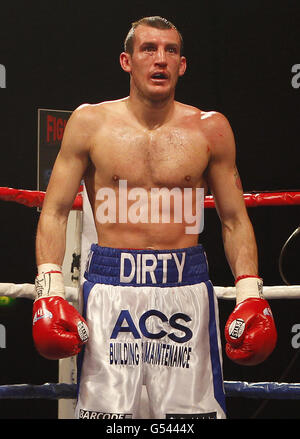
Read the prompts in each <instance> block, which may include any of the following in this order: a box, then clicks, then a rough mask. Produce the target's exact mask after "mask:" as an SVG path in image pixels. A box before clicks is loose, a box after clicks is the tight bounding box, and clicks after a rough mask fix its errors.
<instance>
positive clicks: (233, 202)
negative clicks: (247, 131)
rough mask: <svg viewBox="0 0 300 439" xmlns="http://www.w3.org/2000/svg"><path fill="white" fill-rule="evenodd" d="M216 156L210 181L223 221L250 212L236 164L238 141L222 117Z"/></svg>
mask: <svg viewBox="0 0 300 439" xmlns="http://www.w3.org/2000/svg"><path fill="white" fill-rule="evenodd" d="M212 142H213V145H212V157H211V160H210V163H209V166H208V169H207V181H208V185H209V187H210V190H211V193H212V195H213V197H214V200H215V205H216V209H217V212H218V215H219V217H220V219H221V221H222V222H226V221H235V220H237V219H239V218H240V217H241V216H244V215H246V208H245V202H244V197H243V188H242V183H241V179H240V176H239V172H238V169H237V166H236V147H235V140H234V135H233V133H232V130H231V128H230V126H229V123H228V122H227V121H226V119H223V120H221V122H220V123H219V126H218V125H217V126H216V128H215V132H214V134H213V136H212Z"/></svg>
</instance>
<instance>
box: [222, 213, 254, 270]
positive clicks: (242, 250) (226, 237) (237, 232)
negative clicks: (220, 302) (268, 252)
mask: <svg viewBox="0 0 300 439" xmlns="http://www.w3.org/2000/svg"><path fill="white" fill-rule="evenodd" d="M222 233H223V242H224V250H225V254H226V258H227V261H228V263H229V266H230V268H231V271H232V274H233V276H234V277H235V278H237V277H238V276H242V275H254V276H257V275H258V257H257V245H256V239H255V235H254V231H253V227H252V224H251V222H250V220H248V219H246V220H243V221H240V220H236V221H232V222H230V223H227V224H222Z"/></svg>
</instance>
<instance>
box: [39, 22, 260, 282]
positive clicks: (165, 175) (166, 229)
mask: <svg viewBox="0 0 300 439" xmlns="http://www.w3.org/2000/svg"><path fill="white" fill-rule="evenodd" d="M179 46H180V43H179V37H178V34H177V32H176V31H175V30H174V29H168V30H161V29H155V28H151V27H149V26H139V27H138V28H137V29H136V34H135V41H134V51H133V54H128V53H125V52H123V53H122V54H121V56H120V63H121V67H122V68H123V70H124V71H125V72H127V73H128V74H129V77H130V94H129V96H128V97H126V98H124V99H121V100H116V101H110V102H103V103H100V104H96V105H82V106H80V107H79V108H77V109H76V110H75V111H74V112H73V114H72V116H71V118H70V119H69V122H68V124H67V126H66V129H65V132H64V138H63V142H62V146H61V150H60V152H59V154H58V157H57V160H56V163H55V166H54V169H53V172H52V176H51V179H50V183H49V186H48V189H47V193H46V197H45V201H44V206H43V209H42V213H41V216H40V221H39V225H38V231H37V240H36V255H37V264H38V265H39V264H42V263H46V262H52V263H57V264H59V265H61V264H62V261H63V257H64V252H65V232H66V224H67V218H68V214H69V211H70V209H71V207H72V204H73V201H74V198H75V196H76V193H77V190H78V187H79V185H80V182H81V180H82V178H84V181H85V183H86V188H87V192H88V197H89V200H90V202H91V206H92V210H93V212H94V215H95V225H96V229H97V233H98V244H99V245H102V246H107V247H117V248H154V249H175V248H183V247H188V246H193V245H196V244H197V243H198V235H196V234H195V235H191V234H186V233H185V226H186V224H185V223H184V222H182V223H172V222H170V223H169V224H161V223H159V224H153V223H151V222H148V223H137V224H134V223H131V222H127V223H124V224H123V223H122V224H120V223H118V222H115V223H107V224H100V223H99V222H98V221H97V216H96V212H97V209H98V207H99V204H100V201H99V200H97V193H98V191H99V189H101V188H103V187H104V188H111V189H113V190H114V192H115V194H116V196H117V197H118V187H119V182H120V180H126V181H127V185H128V191H129V190H130V189H132V188H143V189H145V190H146V191H147V192H148V193H150V191H151V188H162V187H166V188H168V189H172V188H175V187H177V188H180V189H183V188H193V189H194V190H195V189H196V188H203V189H204V191H205V193H207V190H208V188H209V189H210V191H211V193H212V194H213V196H214V199H215V203H216V209H217V212H218V215H219V217H220V220H221V225H222V233H223V241H224V248H225V253H226V256H227V260H228V262H229V265H230V267H231V269H232V272H233V274H234V276H239V275H241V274H245V273H247V274H253V275H256V274H257V249H256V242H255V237H254V233H253V229H252V225H251V223H250V221H249V218H248V215H247V211H246V208H245V204H244V200H243V190H242V186H241V183H240V179H239V175H238V171H237V168H236V164H235V155H236V152H235V142H234V136H233V133H232V130H231V127H230V125H229V123H228V121H227V119H226V118H225V117H224V116H223V115H222V114H220V113H217V112H208V113H207V112H204V111H201V110H200V109H198V108H195V107H192V106H189V105H185V104H182V103H179V102H177V101H176V100H175V99H174V95H175V87H176V83H177V80H178V78H180V77H181V76H183V75H184V72H185V69H186V60H185V58H184V57H183V56H181V55H180V50H179V49H180V47H179ZM158 74H161V75H162V76H160V77H158V76H157V75H158ZM131 203H133V201H132V202H131ZM129 207H130V203H129V204H128V208H129ZM194 207H195V206H194ZM171 214H172V212H171Z"/></svg>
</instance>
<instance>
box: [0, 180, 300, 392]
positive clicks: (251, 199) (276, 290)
mask: <svg viewBox="0 0 300 439" xmlns="http://www.w3.org/2000/svg"><path fill="white" fill-rule="evenodd" d="M44 197H45V193H44V192H41V191H29V190H19V189H13V188H8V187H0V200H3V201H11V202H17V203H19V204H23V205H25V206H27V207H39V208H40V207H42V204H43V201H44ZM244 200H245V204H246V206H247V207H259V206H292V205H293V206H295V205H300V192H297V191H289V192H261V193H245V194H244ZM204 207H205V208H214V207H215V204H214V200H213V197H212V196H207V197H205V201H204ZM72 210H75V211H76V210H77V211H81V210H82V196H81V195H80V194H78V195H77V197H76V199H75V201H74V204H73V207H72ZM214 288H215V291H216V295H217V297H218V298H219V299H227V300H233V299H234V298H235V288H234V287H218V286H216V287H214ZM34 294H35V293H34V285H33V284H29V283H24V284H13V283H0V296H8V297H12V298H27V299H34ZM77 294H78V289H77V288H73V287H69V286H66V298H67V300H68V301H70V302H73V301H76V299H77ZM264 295H265V297H266V298H267V299H299V298H300V285H284V286H270V287H268V286H266V287H264ZM76 389H77V386H76V384H66V383H45V384H42V385H31V384H13V385H1V386H0V399H48V400H59V399H75V398H76ZM224 389H225V395H226V397H243V398H255V399H259V398H263V399H280V400H284V399H286V400H287V399H289V400H298V399H300V383H277V382H257V383H249V382H244V381H224Z"/></svg>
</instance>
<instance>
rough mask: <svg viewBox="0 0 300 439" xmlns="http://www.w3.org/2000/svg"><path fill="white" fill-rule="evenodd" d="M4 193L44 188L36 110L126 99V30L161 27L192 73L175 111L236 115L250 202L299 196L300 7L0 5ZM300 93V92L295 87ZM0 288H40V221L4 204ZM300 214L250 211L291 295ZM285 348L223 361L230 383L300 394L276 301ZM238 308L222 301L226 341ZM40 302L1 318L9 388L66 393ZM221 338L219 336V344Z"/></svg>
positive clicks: (1, 368)
mask: <svg viewBox="0 0 300 439" xmlns="http://www.w3.org/2000/svg"><path fill="white" fill-rule="evenodd" d="M0 15H1V26H0V64H3V65H4V66H5V67H6V74H7V77H6V81H7V83H6V89H0V144H1V166H0V171H1V172H0V186H8V187H14V188H19V189H32V190H35V189H36V188H37V110H38V108H49V109H59V110H74V109H75V108H76V107H77V106H79V105H80V104H82V103H84V102H89V103H97V102H100V101H102V100H111V99H116V98H121V97H124V96H127V95H128V85H129V81H128V77H127V75H126V74H125V73H124V72H123V71H122V70H121V68H120V66H119V53H120V52H121V51H122V44H123V40H124V38H125V35H126V34H127V32H128V30H129V27H130V23H131V22H132V21H134V20H136V19H138V18H140V17H142V16H146V15H161V16H164V17H166V18H168V19H169V20H171V21H173V22H174V23H175V24H176V25H177V27H178V28H179V30H180V31H181V32H182V34H183V37H184V41H185V55H186V56H187V59H188V70H187V72H186V75H185V76H184V77H183V78H182V79H181V80H180V82H179V85H178V92H177V99H178V100H180V101H183V102H185V103H187V104H190V105H194V106H197V107H199V108H201V109H203V110H206V111H209V110H216V111H220V112H222V113H223V114H225V115H226V116H227V118H228V119H229V121H230V123H231V125H232V128H233V130H234V133H235V137H236V143H237V163H238V168H239V171H240V174H241V177H242V181H243V186H244V192H250V191H254V192H261V191H277V190H278V191H289V190H299V156H300V154H299V117H300V116H299V109H300V108H299V98H300V89H299V88H293V86H292V83H291V80H292V77H293V75H295V74H293V73H292V71H291V70H292V66H293V65H295V64H298V63H300V54H299V47H300V44H299V43H300V26H299V23H300V4H299V1H286V0H282V1H281V2H277V3H276V2H274V1H272V2H271V1H265V0H261V1H248V0H246V1H243V2H238V1H231V0H229V1H223V0H222V1H210V2H207V1H201V0H199V1H197V2H194V1H189V0H185V1H183V2H178V3H175V2H174V1H172V2H171V1H164V2H156V1H151V2H145V1H139V0H131V1H129V2H123V1H115V0H110V1H109V2H101V1H89V0H87V1H85V2H74V1H67V0H61V1H60V2H56V1H51V2H48V1H40V2H38V1H36V2H32V1H26V2H25V1H23V2H15V1H13V2H12V3H7V2H6V3H4V4H3V2H2V4H1V10H0ZM299 84H300V80H299ZM0 207H1V215H0V227H1V278H0V279H1V282H14V283H23V282H29V283H33V280H34V276H35V259H34V237H35V230H36V224H37V221H38V216H39V214H38V212H37V211H36V209H30V208H27V207H25V206H21V205H17V204H15V203H7V202H0ZM299 212H300V208H299V206H290V207H267V208H265V207H259V208H250V209H249V215H250V217H251V219H252V221H253V225H254V228H255V232H256V236H257V242H258V248H259V260H260V273H261V275H262V276H263V277H264V283H265V285H282V284H283V281H282V279H281V277H280V274H279V270H278V257H279V254H280V250H281V248H282V246H283V244H284V242H285V241H286V240H287V239H288V237H289V236H290V234H291V233H292V232H293V231H294V230H295V229H296V228H297V227H298V226H299ZM201 241H202V242H203V243H204V245H205V247H206V250H207V254H208V260H209V264H210V272H211V278H212V280H213V282H214V284H215V285H224V286H225V285H232V283H233V279H232V275H231V273H230V271H229V268H228V265H227V263H226V260H225V258H224V252H223V247H222V241H221V236H220V224H219V221H218V218H217V216H216V212H215V211H214V210H208V211H207V213H206V218H205V229H204V232H203V235H202V236H201ZM298 267H299V238H296V239H295V240H294V241H293V242H292V243H291V244H290V245H289V247H288V249H287V252H286V254H285V258H284V270H285V275H286V277H287V278H288V280H289V282H290V283H291V284H299V283H300V282H299V269H298ZM270 303H271V307H272V310H273V313H274V316H275V319H276V322H277V327H278V333H279V337H278V345H277V348H276V350H275V351H274V353H273V354H272V355H271V357H270V358H269V359H268V360H267V361H266V362H265V363H263V364H262V365H260V366H257V367H250V368H247V367H241V366H237V365H234V364H233V363H231V362H229V360H227V359H226V358H225V356H224V378H225V380H234V381H240V380H242V381H249V382H252V381H255V382H257V381H275V382H277V381H284V382H299V364H300V358H299V359H298V351H299V350H298V349H295V348H293V347H292V344H291V339H292V333H291V328H292V326H293V325H294V324H297V323H300V310H299V300H290V299H289V300H272V301H270ZM233 305H234V303H233V302H232V301H226V302H225V301H221V302H220V319H221V328H222V332H223V326H224V324H225V321H226V318H227V316H228V315H229V313H230V312H231V310H232V308H233ZM31 307H32V303H31V301H29V300H27V299H18V300H16V301H15V302H14V303H13V304H12V305H11V306H10V307H3V306H2V307H1V308H0V323H2V324H3V325H5V326H6V330H7V348H6V349H0V384H16V383H32V384H43V383H45V382H57V363H56V362H51V361H47V360H44V359H42V358H41V357H40V356H38V355H37V353H36V352H35V349H34V347H33V344H32V340H31ZM222 339H223V336H222ZM227 405H228V416H229V417H230V418H255V417H256V418H299V417H300V415H299V413H300V410H299V408H300V402H297V401H267V403H266V404H265V402H264V401H263V400H256V399H243V400H241V399H239V398H228V400H227ZM56 415H57V403H56V402H49V401H13V400H11V401H6V400H0V418H2V419H4V418H55V417H56Z"/></svg>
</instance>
